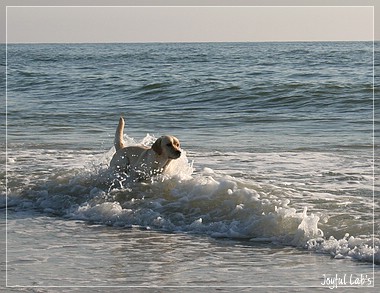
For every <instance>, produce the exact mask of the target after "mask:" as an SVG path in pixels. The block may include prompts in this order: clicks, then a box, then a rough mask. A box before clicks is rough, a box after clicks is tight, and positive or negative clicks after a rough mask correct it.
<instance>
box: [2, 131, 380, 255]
mask: <svg viewBox="0 0 380 293" xmlns="http://www.w3.org/2000/svg"><path fill="white" fill-rule="evenodd" d="M126 140H127V141H128V144H137V143H136V142H135V141H134V140H133V139H131V138H128V137H127V138H126ZM154 140H155V138H154V136H150V135H147V136H146V137H145V138H144V139H143V140H142V141H141V142H140V143H143V144H147V145H149V144H151V143H152V142H153V141H154ZM113 152H114V150H113V148H111V149H110V150H109V151H107V152H105V153H100V154H94V153H93V152H90V151H88V152H85V151H83V152H79V151H73V152H67V151H66V152H65V151H58V150H56V151H45V150H40V151H39V150H27V149H25V150H19V151H18V152H17V153H12V151H10V153H9V155H10V159H8V164H9V165H8V170H9V176H10V177H9V178H10V180H9V184H8V187H9V190H8V206H12V205H13V206H17V207H18V208H31V206H33V207H34V208H38V209H40V210H43V211H45V212H46V213H54V214H59V215H62V216H64V217H67V218H72V219H81V220H87V221H91V222H97V223H100V224H105V225H114V226H119V227H133V226H139V227H145V228H148V229H157V230H165V231H171V232H182V233H200V234H206V235H210V236H212V237H233V238H244V239H250V240H251V241H272V242H276V243H281V244H284V245H293V246H299V247H305V248H307V249H310V250H313V251H317V252H322V253H329V254H331V255H333V256H334V257H336V258H341V257H344V258H353V259H359V260H364V261H371V258H374V259H375V261H376V262H379V241H378V239H376V241H375V243H373V242H371V241H370V240H371V237H369V233H367V232H366V233H364V234H366V235H363V236H358V232H362V231H368V225H369V224H368V222H365V221H363V220H361V217H360V213H359V212H360V211H361V210H357V212H356V214H355V213H354V212H352V211H353V209H352V207H354V208H356V207H359V208H360V207H362V206H363V207H364V208H365V209H366V210H368V205H369V203H368V202H366V199H368V198H367V197H366V196H356V194H353V195H351V194H350V193H349V192H351V191H352V192H354V191H355V190H356V189H357V188H361V189H362V190H367V189H368V185H369V183H370V178H369V177H368V174H367V173H366V172H368V170H367V169H366V168H367V165H366V164H363V165H360V164H357V166H358V170H356V171H357V173H355V174H353V172H352V170H344V172H343V171H342V170H341V167H342V166H343V165H347V163H346V162H345V161H346V160H348V158H346V157H331V156H330V155H328V154H311V153H300V154H298V153H280V154H265V153H264V154H251V153H212V154H207V153H206V154H204V153H192V156H193V157H195V159H196V160H198V161H196V162H197V163H196V164H195V165H196V168H194V166H193V163H192V162H189V160H188V158H187V153H186V151H183V153H182V156H181V158H180V159H178V160H174V161H172V165H171V166H170V168H169V169H168V170H167V173H166V175H163V176H158V177H156V178H155V179H154V180H152V181H151V182H148V183H146V182H145V183H144V182H143V183H135V182H124V181H122V180H124V179H125V178H122V177H120V178H117V179H118V180H120V181H119V182H118V184H115V181H113V182H112V181H109V178H108V177H107V176H104V174H106V173H107V167H108V163H109V160H110V159H111V157H112V154H113ZM31 158H33V162H31V160H30V159H31ZM57 158H59V159H57ZM353 165H355V162H354V164H353ZM46 166H48V167H47V168H46ZM23 170H28V171H29V173H25V172H24V171H23ZM339 170H340V171H339ZM359 173H360V174H362V175H360V174H359ZM347 174H349V176H348V175H347ZM345 176H346V177H345ZM348 177H350V178H351V179H355V180H351V181H350V180H348V179H347V178H348ZM32 183H33V184H34V186H31V184H32ZM25 185H26V186H27V188H25V187H24V186H25ZM342 190H345V192H344V194H343V195H342V193H343V192H342ZM347 190H348V192H347ZM20 196H21V197H20ZM342 207H344V208H347V207H351V210H350V211H351V212H350V213H349V214H347V213H345V211H344V210H342ZM342 214H343V215H344V216H345V218H343V220H342V219H341V215H342ZM351 215H352V217H350V216H351ZM339 225H341V226H342V227H340V228H339V229H340V231H339V233H342V232H341V231H342V230H343V229H345V228H344V225H346V227H347V228H346V229H347V232H349V233H350V234H352V235H354V236H350V237H348V238H347V237H343V238H342V237H339V233H337V232H336V231H337V227H338V226H339ZM363 227H364V228H363ZM326 235H327V236H326ZM330 235H333V236H335V238H334V237H330ZM337 239H340V240H337Z"/></svg>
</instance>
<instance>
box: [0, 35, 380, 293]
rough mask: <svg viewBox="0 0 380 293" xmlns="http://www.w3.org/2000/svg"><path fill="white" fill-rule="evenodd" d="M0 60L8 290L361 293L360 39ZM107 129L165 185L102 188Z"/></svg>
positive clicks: (368, 75) (48, 49)
mask: <svg viewBox="0 0 380 293" xmlns="http://www.w3.org/2000/svg"><path fill="white" fill-rule="evenodd" d="M2 50H3V51H4V50H6V53H7V60H6V63H5V62H2V64H1V66H2V68H3V69H4V71H5V69H6V109H5V111H3V112H2V113H1V115H2V119H1V123H2V125H1V126H2V128H6V136H5V139H2V140H1V145H2V151H3V155H2V158H5V159H3V162H5V165H6V168H4V169H2V170H1V174H0V180H1V186H2V188H1V189H2V191H1V192H2V193H1V195H0V199H1V201H0V213H1V214H2V217H1V218H2V221H1V229H2V236H3V238H2V242H3V243H4V244H5V245H6V258H5V259H4V260H2V264H3V265H4V267H5V269H4V270H3V272H4V274H5V275H6V285H7V286H8V288H7V290H8V291H9V292H13V291H19V290H21V289H22V290H28V289H30V290H34V291H33V292H105V291H106V292H114V291H115V292H119V291H120V292H125V291H126V290H130V291H131V292H137V291H141V292H187V291H194V290H196V291H197V292H230V291H233V292H251V291H255V292H258V291H259V290H263V291H267V290H268V291H272V292H274V291H276V290H277V291H278V292H284V291H287V290H289V291H295V292H304V291H310V292H315V291H318V290H320V291H322V290H325V289H327V288H337V287H345V292H349V291H350V290H352V291H355V290H356V289H357V287H360V288H362V290H366V291H368V290H370V289H371V288H372V289H373V287H374V285H375V284H376V276H377V277H380V270H379V264H380V250H379V246H380V235H379V228H380V225H379V221H378V211H379V199H378V191H379V189H378V188H377V187H376V186H375V184H374V180H375V178H374V169H375V163H376V162H375V160H374V158H375V156H374V143H375V141H374V130H375V127H374V93H373V87H374V72H373V70H374V64H373V62H374V46H373V44H372V42H306V43H301V42H290V43H281V42H280V43H147V44H8V45H7V47H5V46H3V47H2ZM377 53H378V51H377V52H376V54H377ZM377 65H378V64H377ZM2 78H3V80H4V79H5V76H3V77H2ZM3 92H4V91H3ZM120 115H122V116H123V117H124V118H125V121H126V127H125V139H126V141H127V142H128V144H129V145H135V144H145V145H148V146H149V145H151V144H152V143H153V142H154V140H155V139H156V138H158V137H159V136H161V135H166V134H169V135H174V136H176V137H177V138H178V139H179V140H180V142H181V148H182V150H183V152H182V155H181V157H180V158H179V159H178V160H175V161H173V162H172V164H171V166H170V168H169V170H168V172H167V174H165V175H159V176H157V177H155V178H152V179H151V180H149V181H145V182H133V181H130V180H129V181H128V180H126V179H125V178H124V179H123V180H122V179H120V178H113V179H110V178H109V177H107V176H106V175H105V174H107V170H108V164H109V161H110V159H111V157H112V155H113V153H114V148H113V139H114V133H115V130H116V126H117V123H118V119H119V117H120ZM377 283H378V281H377Z"/></svg>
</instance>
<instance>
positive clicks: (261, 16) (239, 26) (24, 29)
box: [6, 2, 376, 43]
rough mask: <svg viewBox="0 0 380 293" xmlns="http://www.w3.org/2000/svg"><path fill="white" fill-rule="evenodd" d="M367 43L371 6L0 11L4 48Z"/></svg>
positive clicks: (12, 8) (34, 8) (371, 32)
mask: <svg viewBox="0 0 380 293" xmlns="http://www.w3.org/2000/svg"><path fill="white" fill-rule="evenodd" d="M27 3H28V2H27ZM9 5H11V4H9ZM373 38H374V8H373V7H371V6H360V7H358V6H355V7H353V6H349V7H347V6H334V7H331V6H330V7H328V6H325V7H300V6H297V7H290V6H287V7H286V6H281V7H279V6H276V7H268V6H264V7H263V6H254V7H247V6H245V7H220V6H219V7H218V6H212V7H210V6H208V7H172V6H171V7H157V6H156V7H133V6H127V7H121V6H118V7H99V6H98V7H83V6H82V7H73V6H71V7H67V6H61V7H46V6H44V7H41V6H29V7H25V6H22V7H21V6H17V7H16V6H8V7H6V41H7V42H8V43H107V42H133V43H136V42H138V43H140V42H256V41H352V40H354V41H371V40H373ZM375 38H376V37H375Z"/></svg>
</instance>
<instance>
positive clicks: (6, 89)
mask: <svg viewBox="0 0 380 293" xmlns="http://www.w3.org/2000/svg"><path fill="white" fill-rule="evenodd" d="M27 7H33V8H50V7H51V8H68V7H69V8H70V7H72V8H105V7H113V8H125V7H133V8H149V7H150V8H152V7H154V8H191V7H200V8H233V7H239V8H253V7H260V8H264V7H266V8H275V7H280V8H302V7H305V8H313V7H314V8H315V7H319V8H321V7H329V8H343V7H345V8H350V7H354V8H360V7H366V8H372V25H373V29H372V107H373V109H372V143H373V145H372V185H373V186H372V187H373V190H372V204H373V207H372V212H373V223H372V226H373V227H372V234H373V237H372V250H373V255H372V286H338V287H339V288H374V287H375V253H374V252H375V6H373V5H347V6H345V5H341V6H340V5H331V6H325V5H321V6H318V5H312V6H298V5H289V6H285V5H284V6H256V5H252V6H250V5H241V6H233V5H231V6H227V5H224V6H217V5H215V6H210V5H205V6H196V5H194V6H192V5H184V6H170V5H162V6H138V5H125V6H123V5H115V6H108V5H94V6H87V5H78V6H76V5H75V6H73V5H68V6H64V5H59V6H53V5H52V6H49V5H36V6H33V5H26V6H21V5H20V6H14V5H6V6H5V9H6V16H5V22H6V24H5V50H6V52H5V196H6V199H5V205H6V207H5V209H6V211H5V232H6V233H5V250H6V251H5V276H6V279H5V283H6V288H152V289H154V288H324V289H327V288H328V287H327V288H326V286H286V285H285V286H272V285H268V286H253V285H252V286H248V285H236V286H234V285H231V286H201V285H200V286H157V285H152V286H104V285H100V286H80V285H78V286H75V285H70V286H21V285H8V181H7V178H8V8H27Z"/></svg>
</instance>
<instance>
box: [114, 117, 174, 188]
mask: <svg viewBox="0 0 380 293" xmlns="http://www.w3.org/2000/svg"><path fill="white" fill-rule="evenodd" d="M124 124H125V123H124V119H123V117H120V120H119V125H118V126H117V128H116V133H115V140H114V146H115V149H116V153H115V154H114V155H113V157H112V160H111V162H110V168H111V169H112V170H114V171H117V172H125V173H126V174H128V175H129V176H131V177H132V179H137V180H141V179H148V178H149V177H152V176H154V175H157V174H160V173H163V172H164V171H165V169H166V168H167V167H168V165H169V164H170V162H171V160H175V159H178V158H179V157H180V156H181V149H180V143H179V140H178V139H177V138H176V137H174V136H161V137H160V138H158V139H157V140H156V141H155V143H154V144H153V145H152V147H151V148H148V147H146V146H129V147H126V146H125V143H124V139H123V132H124Z"/></svg>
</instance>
